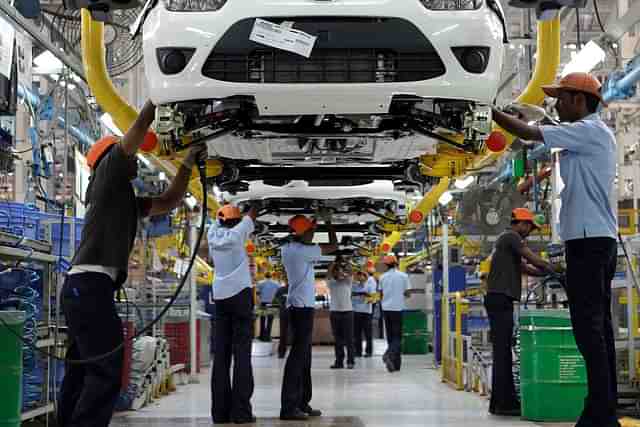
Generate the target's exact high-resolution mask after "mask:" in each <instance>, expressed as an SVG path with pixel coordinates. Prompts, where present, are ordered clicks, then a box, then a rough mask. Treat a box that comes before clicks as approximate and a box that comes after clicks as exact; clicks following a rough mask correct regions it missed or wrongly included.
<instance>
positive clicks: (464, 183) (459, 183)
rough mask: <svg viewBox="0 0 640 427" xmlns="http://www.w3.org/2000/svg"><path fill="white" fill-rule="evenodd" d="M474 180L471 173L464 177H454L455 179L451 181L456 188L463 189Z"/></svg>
mask: <svg viewBox="0 0 640 427" xmlns="http://www.w3.org/2000/svg"><path fill="white" fill-rule="evenodd" d="M475 180H476V179H475V177H474V176H473V175H469V176H468V177H466V178H464V179H456V181H455V182H454V183H453V186H454V187H456V188H457V189H458V190H464V189H465V188H467V187H468V186H470V185H471V184H473V182H474V181H475Z"/></svg>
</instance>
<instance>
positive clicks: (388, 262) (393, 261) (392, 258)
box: [382, 255, 398, 265]
mask: <svg viewBox="0 0 640 427" xmlns="http://www.w3.org/2000/svg"><path fill="white" fill-rule="evenodd" d="M382 263H383V264H386V265H394V264H397V263H398V258H396V257H395V256H393V255H386V256H384V257H382Z"/></svg>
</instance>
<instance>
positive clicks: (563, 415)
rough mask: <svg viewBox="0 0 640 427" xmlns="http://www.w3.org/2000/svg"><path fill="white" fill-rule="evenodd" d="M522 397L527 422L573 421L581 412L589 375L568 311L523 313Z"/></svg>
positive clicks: (530, 311)
mask: <svg viewBox="0 0 640 427" xmlns="http://www.w3.org/2000/svg"><path fill="white" fill-rule="evenodd" d="M520 394H521V401H522V417H523V418H525V419H528V420H532V421H542V422H549V421H551V422H562V421H565V422H574V421H576V420H577V419H578V417H579V416H580V414H581V413H582V408H583V406H584V398H585V397H586V395H587V374H586V369H585V363H584V359H583V358H582V355H581V354H580V352H579V351H578V348H577V347H576V342H575V339H574V337H573V328H572V327H571V319H570V317H569V311H567V310H523V311H522V312H521V314H520Z"/></svg>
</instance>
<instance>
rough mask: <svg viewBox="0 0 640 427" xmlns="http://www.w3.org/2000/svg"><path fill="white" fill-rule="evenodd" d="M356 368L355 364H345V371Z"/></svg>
mask: <svg viewBox="0 0 640 427" xmlns="http://www.w3.org/2000/svg"><path fill="white" fill-rule="evenodd" d="M355 367H356V364H355V363H347V369H353V368H355Z"/></svg>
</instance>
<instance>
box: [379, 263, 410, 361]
mask: <svg viewBox="0 0 640 427" xmlns="http://www.w3.org/2000/svg"><path fill="white" fill-rule="evenodd" d="M382 266H383V269H384V273H383V274H382V276H380V290H381V292H382V305H381V306H382V313H383V316H384V326H385V328H386V331H387V332H386V333H387V344H388V348H387V351H386V352H385V353H384V355H383V356H382V361H383V362H384V364H385V366H386V367H387V370H388V371H389V372H395V371H399V370H400V367H401V365H402V356H401V350H402V312H403V311H404V309H405V302H404V299H405V298H406V297H407V296H408V292H407V291H408V289H409V276H407V274H406V273H403V272H401V271H400V270H398V259H397V258H396V257H395V256H393V255H387V256H384V257H383V258H382Z"/></svg>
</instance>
